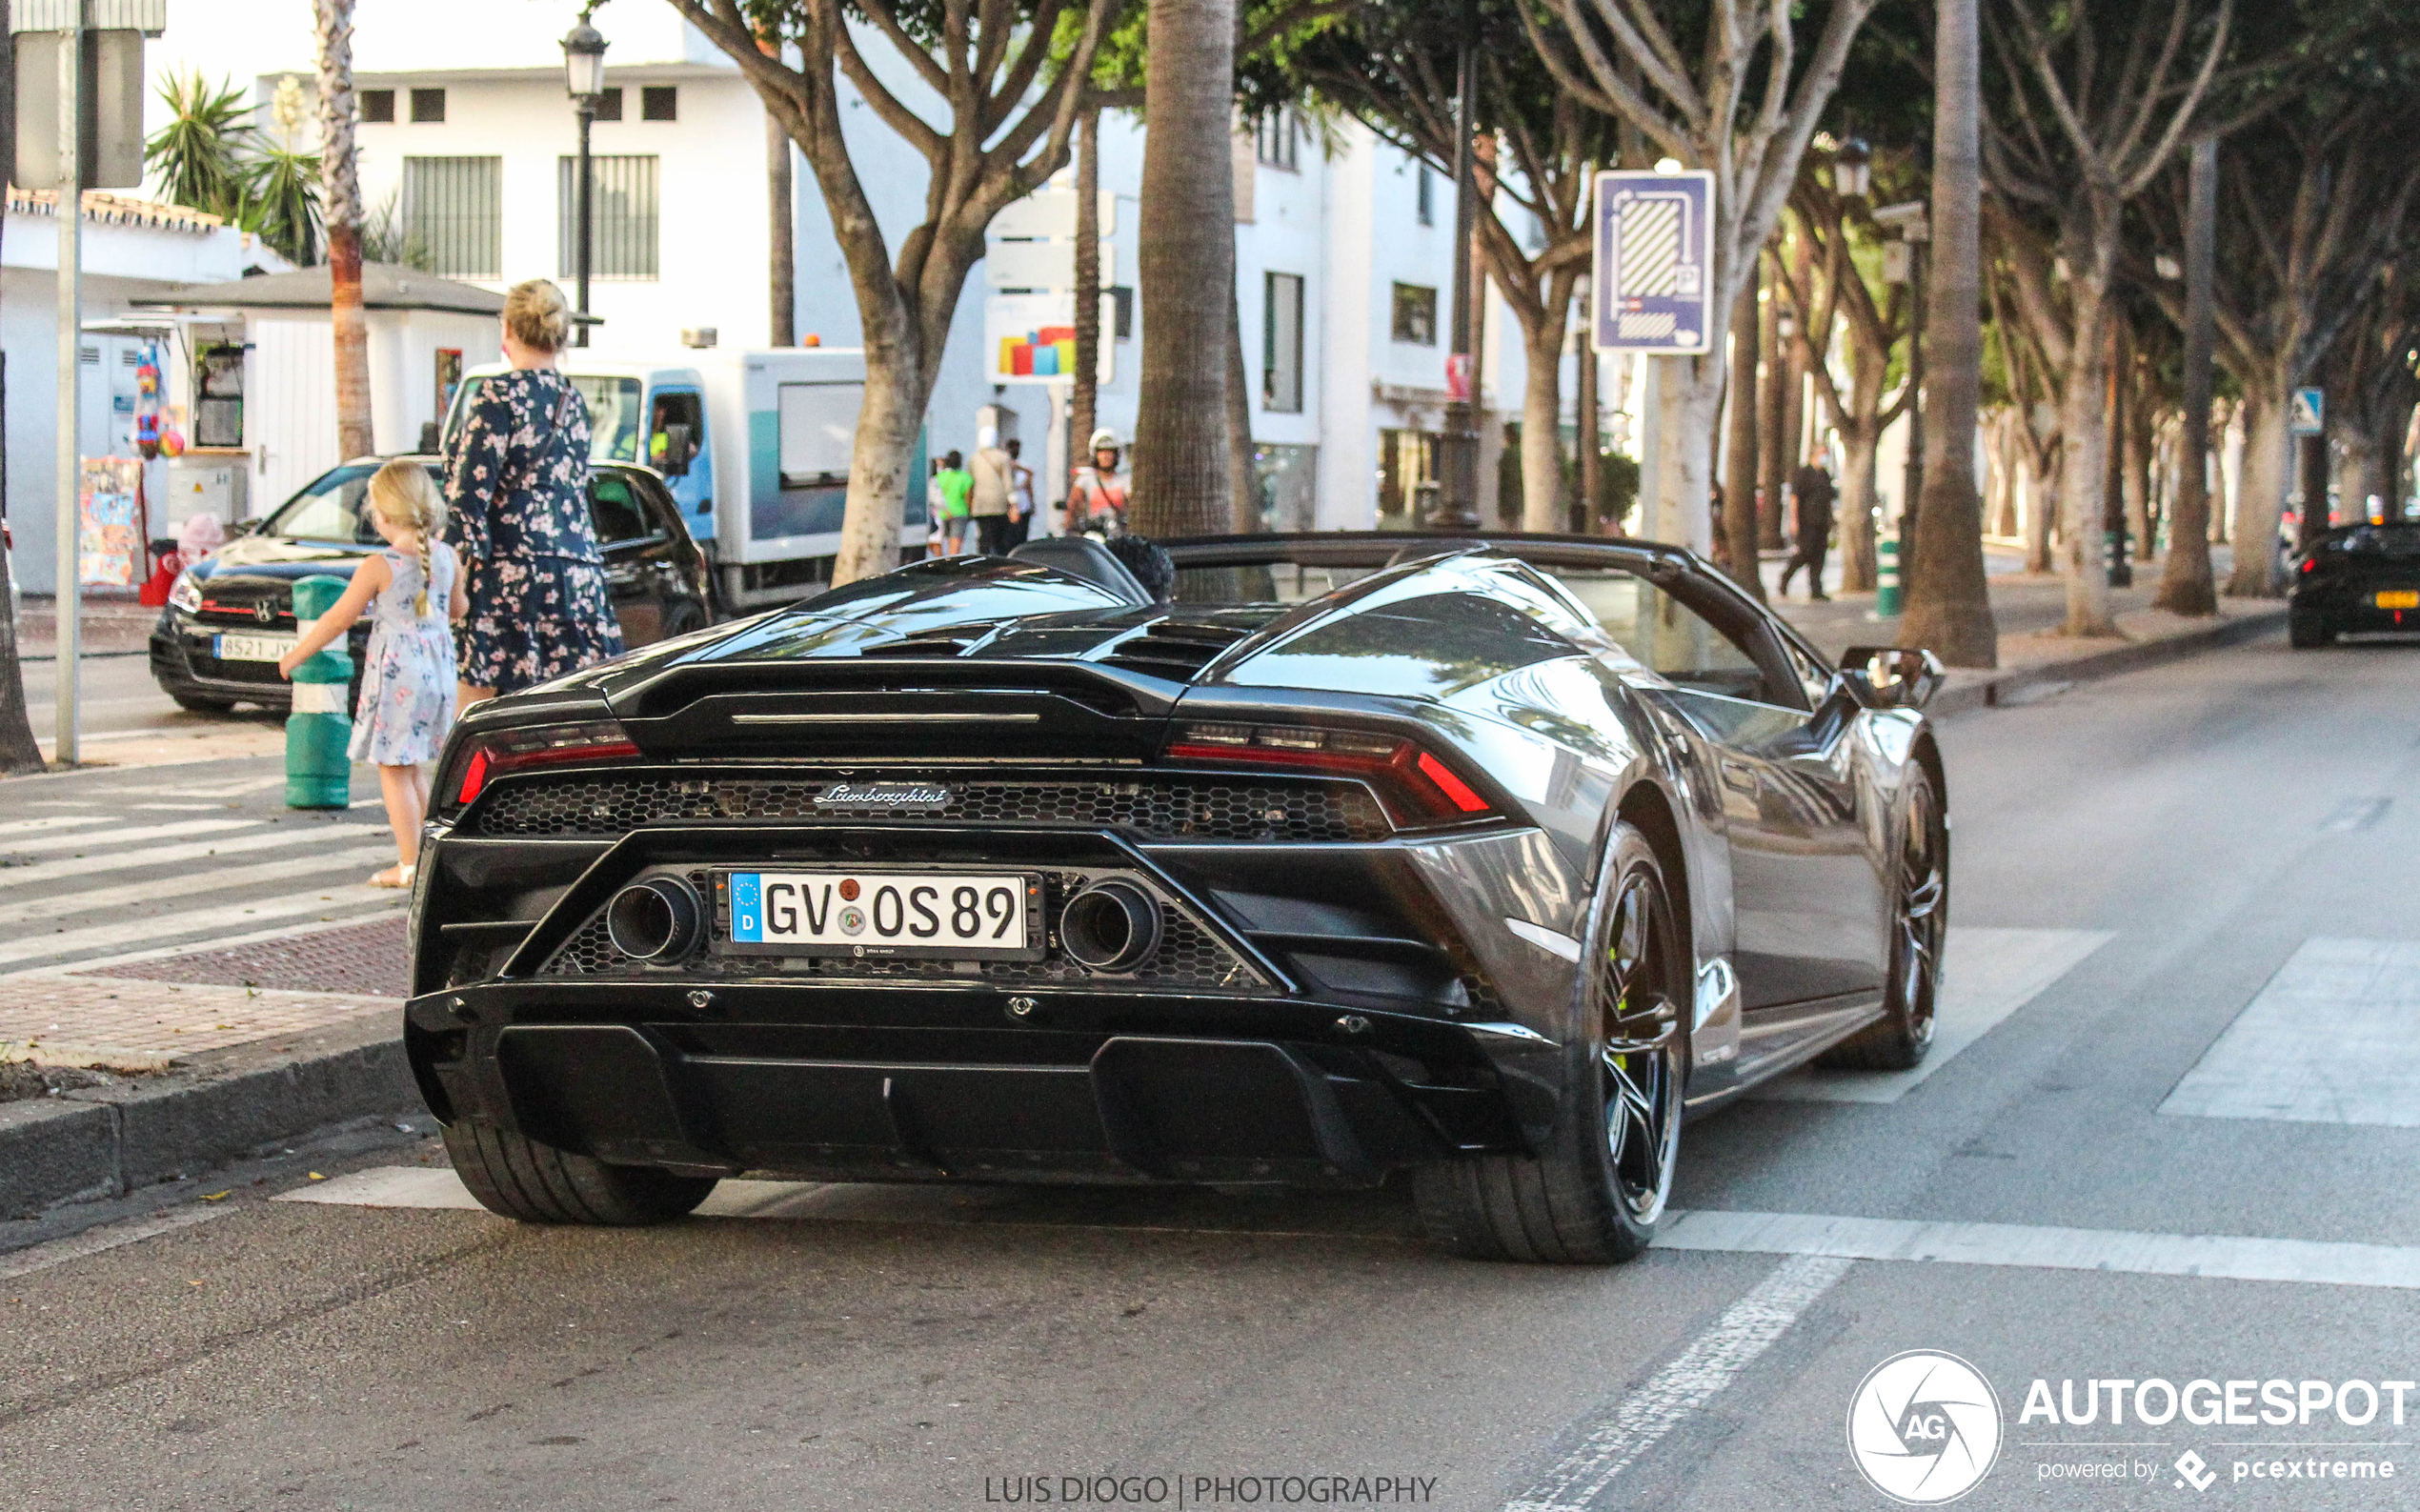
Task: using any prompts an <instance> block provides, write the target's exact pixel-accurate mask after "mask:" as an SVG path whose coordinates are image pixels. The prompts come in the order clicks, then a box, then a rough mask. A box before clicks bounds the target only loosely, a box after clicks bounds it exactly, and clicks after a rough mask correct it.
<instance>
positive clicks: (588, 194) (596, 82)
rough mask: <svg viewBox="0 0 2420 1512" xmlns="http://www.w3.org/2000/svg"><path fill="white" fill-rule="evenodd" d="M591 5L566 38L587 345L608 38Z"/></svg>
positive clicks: (580, 323) (576, 255) (580, 320)
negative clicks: (592, 137) (576, 128)
mask: <svg viewBox="0 0 2420 1512" xmlns="http://www.w3.org/2000/svg"><path fill="white" fill-rule="evenodd" d="M595 8H596V7H595V4H591V5H589V6H588V7H586V8H584V9H582V10H581V11H580V18H579V21H578V22H577V23H576V24H575V25H574V26H573V28H572V30H571V32H570V34H569V35H567V36H565V37H564V38H563V86H564V88H565V89H566V90H568V91H570V92H571V96H572V109H573V111H575V113H577V115H578V116H579V122H580V170H579V172H580V181H579V193H578V209H577V212H576V214H575V220H576V221H577V225H576V227H575V234H576V235H577V236H578V238H579V242H578V246H577V248H576V249H575V252H573V262H572V266H573V269H574V271H575V273H576V275H577V280H578V284H577V288H578V292H577V295H576V297H577V302H578V309H579V314H578V317H577V318H576V319H575V321H574V322H573V323H574V324H575V326H577V327H578V334H577V335H575V337H574V338H573V342H574V344H575V345H576V346H582V347H585V346H587V345H588V326H589V320H588V274H589V258H590V253H591V249H592V248H593V247H594V246H595V233H594V228H595V221H594V219H593V212H592V206H593V204H594V203H595V171H594V168H593V165H592V162H591V160H590V157H589V152H588V133H589V128H590V127H591V126H592V125H594V124H595V120H596V104H597V101H598V100H600V99H602V98H603V97H604V94H605V37H604V34H603V33H601V32H599V31H598V30H596V29H595V27H593V26H591V25H589V22H588V17H589V12H590V11H591V10H595Z"/></svg>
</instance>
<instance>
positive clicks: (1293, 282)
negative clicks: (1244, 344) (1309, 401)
mask: <svg viewBox="0 0 2420 1512" xmlns="http://www.w3.org/2000/svg"><path fill="white" fill-rule="evenodd" d="M1264 293H1265V296H1266V297H1265V299H1264V301H1263V303H1262V305H1261V307H1260V309H1261V313H1260V408H1261V409H1263V410H1266V411H1268V412H1269V413H1272V414H1301V413H1302V276H1301V274H1300V273H1269V274H1267V275H1266V276H1265V279H1264Z"/></svg>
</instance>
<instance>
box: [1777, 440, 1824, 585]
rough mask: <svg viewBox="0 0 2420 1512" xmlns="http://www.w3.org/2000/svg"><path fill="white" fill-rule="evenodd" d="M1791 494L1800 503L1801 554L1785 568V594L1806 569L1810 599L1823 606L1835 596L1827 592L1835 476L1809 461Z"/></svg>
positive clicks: (1793, 482) (1796, 476)
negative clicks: (1825, 587) (1826, 583)
mask: <svg viewBox="0 0 2420 1512" xmlns="http://www.w3.org/2000/svg"><path fill="white" fill-rule="evenodd" d="M1790 493H1791V494H1792V495H1793V496H1795V497H1796V498H1797V500H1798V551H1797V553H1796V554H1793V555H1792V556H1791V557H1790V560H1789V565H1788V566H1786V567H1785V568H1783V569H1782V586H1781V590H1780V592H1781V595H1782V596H1783V597H1785V598H1787V597H1788V596H1789V592H1790V578H1791V576H1792V575H1794V574H1796V573H1797V571H1798V570H1799V569H1800V568H1802V567H1804V568H1805V569H1806V570H1807V571H1806V596H1807V598H1808V599H1809V600H1810V601H1812V602H1815V603H1823V602H1825V601H1826V600H1828V599H1829V598H1830V597H1831V596H1832V595H1829V594H1827V593H1825V592H1824V558H1825V556H1826V555H1828V554H1830V547H1831V537H1832V475H1831V474H1829V473H1827V472H1825V470H1824V469H1823V468H1822V467H1821V466H1820V465H1818V464H1816V463H1813V462H1809V463H1807V464H1806V465H1805V466H1804V467H1802V468H1800V469H1799V470H1798V472H1797V473H1795V474H1792V475H1791V477H1790Z"/></svg>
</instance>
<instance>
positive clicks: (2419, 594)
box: [2377, 588, 2420, 609]
mask: <svg viewBox="0 0 2420 1512" xmlns="http://www.w3.org/2000/svg"><path fill="white" fill-rule="evenodd" d="M2377 604H2378V607H2379V608H2381V609H2420V589H2410V588H2398V589H2395V590H2392V591H2391V592H2389V593H2383V594H2380V595H2377Z"/></svg>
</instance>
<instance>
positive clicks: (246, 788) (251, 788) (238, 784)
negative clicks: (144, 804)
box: [154, 777, 286, 798]
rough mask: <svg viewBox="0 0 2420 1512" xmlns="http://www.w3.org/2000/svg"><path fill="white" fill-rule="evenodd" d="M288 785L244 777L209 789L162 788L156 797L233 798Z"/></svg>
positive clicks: (275, 779) (277, 779)
mask: <svg viewBox="0 0 2420 1512" xmlns="http://www.w3.org/2000/svg"><path fill="white" fill-rule="evenodd" d="M285 785H286V779H285V778H284V777H242V778H239V779H237V780H236V781H233V782H213V783H212V784H211V785H210V786H208V787H198V788H161V789H159V790H157V792H156V794H155V795H154V796H158V797H163V798H232V797H238V796H242V795H244V794H246V793H265V792H267V791H268V790H270V789H271V788H282V787H284V786H285Z"/></svg>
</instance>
